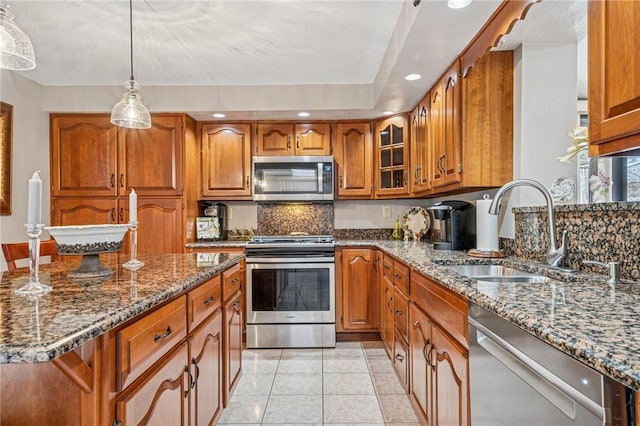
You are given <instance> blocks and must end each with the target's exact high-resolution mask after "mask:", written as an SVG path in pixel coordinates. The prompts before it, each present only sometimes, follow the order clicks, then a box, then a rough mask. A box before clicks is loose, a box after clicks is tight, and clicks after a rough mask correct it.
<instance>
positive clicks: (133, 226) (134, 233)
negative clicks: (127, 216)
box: [122, 221, 144, 271]
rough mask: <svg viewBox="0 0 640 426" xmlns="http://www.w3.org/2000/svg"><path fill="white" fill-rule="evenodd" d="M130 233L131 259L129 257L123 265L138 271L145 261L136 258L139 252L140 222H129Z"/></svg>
mask: <svg viewBox="0 0 640 426" xmlns="http://www.w3.org/2000/svg"><path fill="white" fill-rule="evenodd" d="M129 230H130V231H131V232H130V233H129V235H130V241H131V259H129V260H128V261H127V262H126V263H124V264H123V265H122V266H124V267H125V268H127V269H129V270H131V271H136V270H138V269H140V268H142V267H143V266H144V263H143V262H141V261H140V260H138V259H137V258H136V256H137V253H138V222H137V221H136V222H131V223H130V224H129Z"/></svg>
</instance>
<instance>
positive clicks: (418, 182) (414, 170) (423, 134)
mask: <svg viewBox="0 0 640 426" xmlns="http://www.w3.org/2000/svg"><path fill="white" fill-rule="evenodd" d="M430 108H431V94H430V93H427V94H426V95H425V97H424V98H423V99H422V101H420V103H419V104H418V105H417V106H416V108H415V109H414V110H413V113H412V114H411V149H410V153H411V155H410V157H411V158H410V162H411V167H410V176H409V178H410V180H411V194H412V195H421V194H423V193H424V192H426V191H429V190H430V189H431V179H430V175H431V163H430V161H431V149H430V145H429V141H430V139H429V130H430V129H429V110H430Z"/></svg>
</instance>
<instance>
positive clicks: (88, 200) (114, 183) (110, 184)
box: [51, 114, 196, 253]
mask: <svg viewBox="0 0 640 426" xmlns="http://www.w3.org/2000/svg"><path fill="white" fill-rule="evenodd" d="M193 127H194V122H193V120H192V119H191V118H189V117H187V116H186V115H184V114H153V115H152V127H151V128H150V129H145V130H132V129H122V128H117V127H115V126H112V125H111V124H110V123H109V115H108V114H52V115H51V182H52V190H51V193H52V198H51V224H52V225H89V224H106V223H111V224H113V223H127V222H128V220H129V214H128V213H129V212H128V208H129V192H130V190H131V189H132V188H133V189H135V191H136V193H137V194H138V221H139V226H138V251H139V252H140V253H166V252H178V253H179V252H182V251H183V246H184V242H185V229H186V227H185V223H186V220H187V217H186V216H187V214H185V206H186V205H190V204H194V203H195V193H194V191H190V190H188V191H183V189H184V180H185V176H187V175H189V176H190V173H187V169H188V170H191V169H194V167H186V164H187V163H189V162H187V161H186V158H185V151H187V147H188V151H189V153H190V154H192V153H194V152H196V150H195V148H194V144H195V138H194V136H193ZM189 164H190V163H189ZM192 192H193V193H192ZM191 210H193V211H195V207H193V208H192V209H191ZM191 215H192V216H194V217H195V212H192V213H191ZM127 238H128V236H127ZM127 250H128V244H125V247H124V251H125V252H126V251H127Z"/></svg>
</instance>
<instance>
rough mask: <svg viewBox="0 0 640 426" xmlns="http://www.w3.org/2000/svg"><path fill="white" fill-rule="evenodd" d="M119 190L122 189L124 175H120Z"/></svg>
mask: <svg viewBox="0 0 640 426" xmlns="http://www.w3.org/2000/svg"><path fill="white" fill-rule="evenodd" d="M120 188H124V173H120Z"/></svg>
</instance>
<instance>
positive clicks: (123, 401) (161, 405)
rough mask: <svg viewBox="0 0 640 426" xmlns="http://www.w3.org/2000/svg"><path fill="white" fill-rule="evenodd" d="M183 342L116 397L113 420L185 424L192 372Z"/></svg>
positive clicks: (117, 421) (187, 352) (141, 423)
mask: <svg viewBox="0 0 640 426" xmlns="http://www.w3.org/2000/svg"><path fill="white" fill-rule="evenodd" d="M188 356H189V350H188V345H187V342H184V343H182V344H181V345H180V346H178V348H177V349H176V350H175V351H174V352H173V355H170V356H169V357H168V359H166V360H165V361H163V362H162V363H161V365H159V366H158V367H156V368H155V369H154V370H153V372H152V373H151V374H150V375H148V376H147V377H146V378H145V379H144V380H142V381H141V382H140V383H139V384H137V385H135V386H133V387H132V388H130V389H128V390H127V391H126V392H124V393H123V394H121V395H120V396H119V397H118V398H117V400H116V419H117V420H116V422H114V424H116V425H117V424H119V425H122V426H126V425H161V424H167V425H176V426H178V425H188V422H189V411H188V410H189V405H188V402H189V391H190V389H191V378H190V377H191V376H190V374H191V373H190V371H189V369H188V367H187V365H188V364H187V361H188V359H189V358H188Z"/></svg>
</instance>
